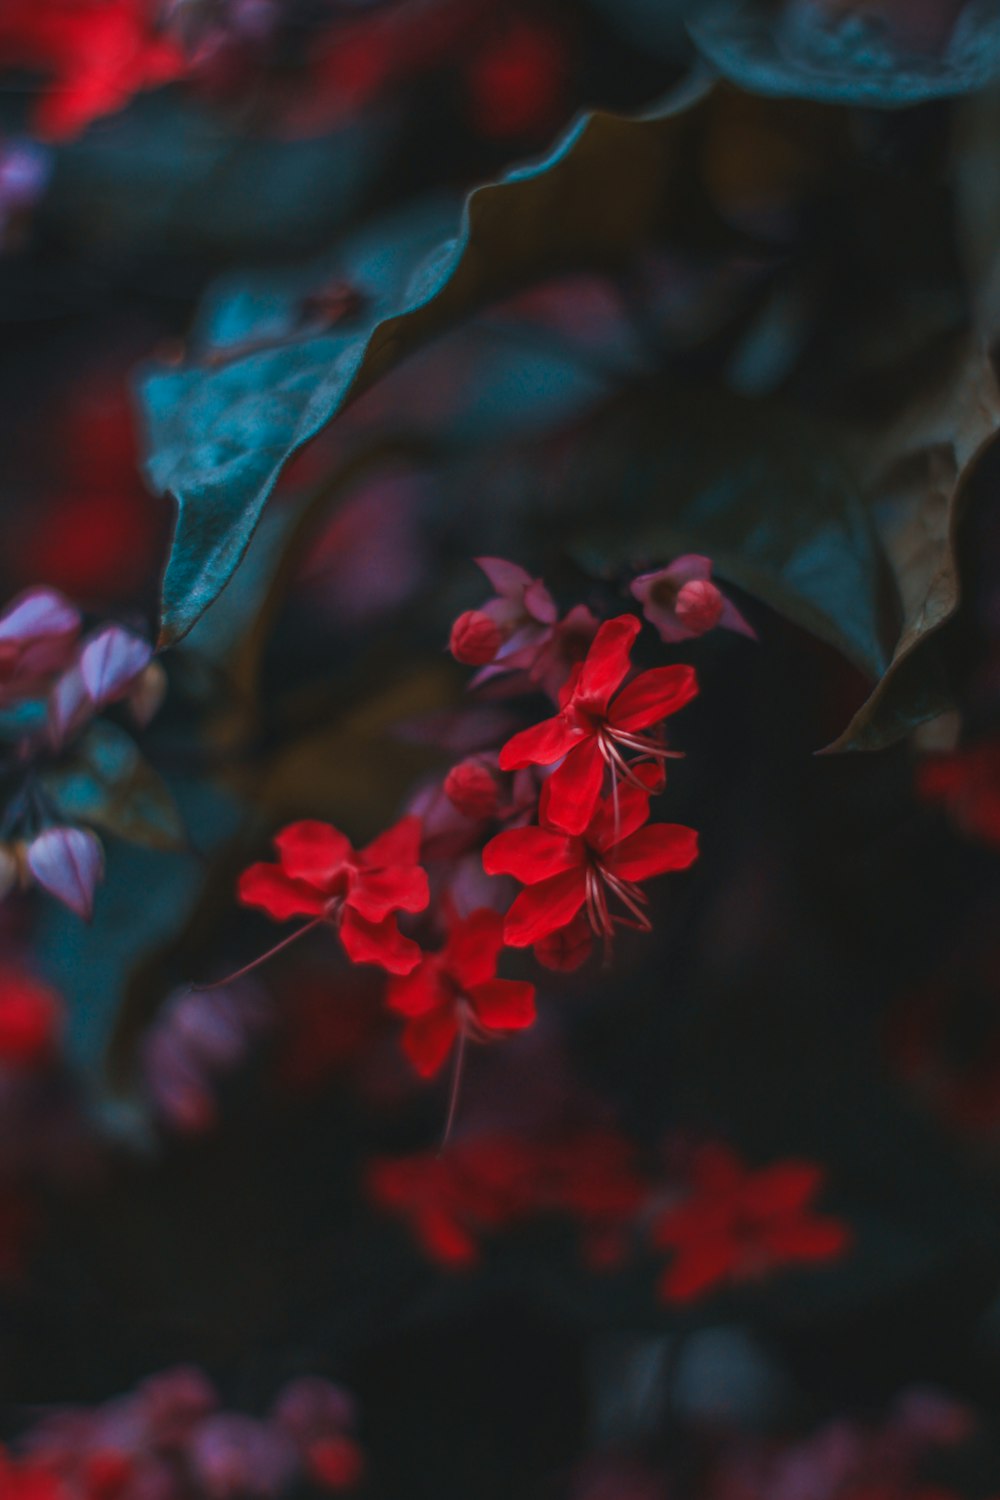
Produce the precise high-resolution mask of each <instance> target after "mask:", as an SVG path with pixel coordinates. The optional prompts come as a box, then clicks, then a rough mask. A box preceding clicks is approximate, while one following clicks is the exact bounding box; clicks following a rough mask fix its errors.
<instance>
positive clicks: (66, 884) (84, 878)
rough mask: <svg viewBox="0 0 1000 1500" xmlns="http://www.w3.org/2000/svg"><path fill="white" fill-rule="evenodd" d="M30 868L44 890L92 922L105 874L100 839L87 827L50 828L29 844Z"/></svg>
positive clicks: (86, 920) (85, 919)
mask: <svg viewBox="0 0 1000 1500" xmlns="http://www.w3.org/2000/svg"><path fill="white" fill-rule="evenodd" d="M28 865H29V866H30V869H31V873H32V875H34V877H35V879H36V880H37V881H38V884H39V885H40V886H41V887H42V889H43V890H46V891H48V893H49V895H50V896H55V898H56V900H57V901H61V902H62V904H63V905H64V906H68V907H69V909H70V911H72V912H75V913H76V915H77V916H78V917H82V918H83V920H84V921H85V922H89V921H90V918H91V915H92V913H93V909H94V891H95V889H96V888H97V884H98V882H99V881H100V880H101V879H102V877H103V875H104V851H103V849H102V847H101V842H100V840H99V839H97V838H95V836H94V835H93V834H92V833H90V832H89V830H87V829H86V828H48V829H46V831H45V832H44V833H40V834H39V835H38V837H37V838H36V839H33V840H32V841H31V843H30V844H29V845H28Z"/></svg>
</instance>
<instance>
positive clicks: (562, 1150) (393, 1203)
mask: <svg viewBox="0 0 1000 1500" xmlns="http://www.w3.org/2000/svg"><path fill="white" fill-rule="evenodd" d="M633 1158H634V1151H633V1149H632V1147H631V1145H630V1143H629V1142H628V1141H627V1140H625V1139H624V1138H623V1137H621V1136H619V1135H617V1134H615V1133H614V1132H612V1131H602V1130H586V1131H580V1132H575V1133H572V1134H564V1135H561V1136H556V1137H552V1138H549V1139H539V1140H527V1139H525V1138H522V1137H519V1136H514V1135H499V1134H492V1135H481V1136H473V1137H470V1138H468V1139H463V1140H460V1141H456V1142H455V1143H454V1144H453V1145H452V1146H450V1147H449V1148H448V1150H447V1151H444V1152H440V1153H436V1154H434V1153H430V1152H428V1153H426V1154H421V1155H416V1156H408V1157H398V1158H383V1159H380V1160H377V1161H375V1162H373V1163H372V1165H371V1167H370V1169H369V1173H368V1191H369V1194H370V1196H371V1198H372V1200H373V1201H374V1202H375V1203H376V1204H378V1205H379V1207H381V1208H383V1209H385V1210H387V1211H388V1212H390V1213H393V1214H396V1215H398V1216H399V1217H400V1218H402V1219H403V1220H404V1221H405V1222H406V1223H407V1225H408V1226H409V1228H410V1230H411V1232H412V1233H413V1235H414V1237H415V1238H416V1240H417V1241H418V1243H419V1244H420V1245H421V1247H422V1248H423V1250H424V1251H425V1252H426V1254H427V1255H428V1256H429V1257H430V1258H431V1259H432V1260H434V1261H436V1262H437V1263H438V1264H439V1265H442V1266H445V1267H450V1268H454V1269H460V1268H462V1267H466V1266H470V1265H474V1264H475V1263H476V1262H477V1261H478V1260H479V1259H480V1256H481V1253H482V1248H481V1241H482V1239H483V1237H484V1236H486V1235H490V1234H495V1233H496V1232H498V1231H499V1230H504V1229H510V1228H513V1227H514V1226H515V1225H518V1224H523V1223H525V1222H529V1221H531V1220H532V1219H535V1218H538V1217H539V1216H543V1215H545V1216H548V1215H557V1216H560V1217H563V1218H570V1219H575V1220H577V1221H578V1222H579V1224H580V1227H581V1229H582V1233H583V1248H584V1253H585V1255H586V1257H587V1260H588V1262H589V1263H590V1264H592V1265H606V1264H608V1263H609V1261H612V1260H613V1259H616V1258H618V1256H619V1254H620V1250H621V1245H620V1236H621V1235H622V1233H623V1228H624V1226H625V1225H627V1224H628V1222H629V1221H630V1220H631V1219H632V1218H633V1217H634V1216H635V1214H636V1213H637V1211H638V1209H639V1207H640V1205H641V1203H642V1202H643V1199H644V1197H645V1185H644V1183H643V1181H642V1179H641V1177H640V1176H639V1175H638V1173H637V1171H636V1167H635V1162H634V1159H633Z"/></svg>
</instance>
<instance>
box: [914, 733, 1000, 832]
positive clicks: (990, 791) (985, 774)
mask: <svg viewBox="0 0 1000 1500" xmlns="http://www.w3.org/2000/svg"><path fill="white" fill-rule="evenodd" d="M916 782H917V792H918V794H919V795H920V796H921V797H922V798H923V799H924V801H925V802H940V803H941V804H942V805H943V806H944V808H945V810H946V811H947V813H948V814H949V816H950V817H951V819H952V821H953V822H954V824H955V826H956V827H957V828H958V829H959V830H960V831H961V832H962V833H964V834H967V835H968V836H969V837H970V838H974V839H981V840H982V841H983V842H984V843H987V844H993V845H996V846H997V847H1000V739H996V738H994V739H984V740H980V741H979V742H978V743H976V744H973V745H967V746H965V747H964V748H962V749H960V750H956V751H954V752H953V753H952V754H950V755H930V756H927V758H926V759H925V760H922V761H921V762H920V764H919V765H918V766H917V771H916Z"/></svg>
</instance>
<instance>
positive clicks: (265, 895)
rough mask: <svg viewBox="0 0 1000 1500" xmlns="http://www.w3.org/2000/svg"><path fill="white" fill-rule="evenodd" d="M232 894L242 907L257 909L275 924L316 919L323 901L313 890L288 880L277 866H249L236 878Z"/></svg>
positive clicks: (297, 881) (300, 881)
mask: <svg viewBox="0 0 1000 1500" xmlns="http://www.w3.org/2000/svg"><path fill="white" fill-rule="evenodd" d="M236 893H237V895H238V896H239V899H240V900H241V901H242V902H243V904H244V906H259V907H260V908H261V909H262V910H263V911H266V912H267V914H268V916H269V917H274V919H275V921H276V922H287V920H288V918H289V917H320V916H322V915H323V912H324V910H325V908H326V901H325V898H324V897H323V896H322V895H321V894H320V893H319V892H317V891H316V889H315V887H314V886H311V885H306V883H305V882H304V881H302V880H290V879H289V878H288V876H287V875H286V874H285V872H284V870H283V869H282V868H281V866H280V865H263V864H259V865H251V866H250V868H249V869H248V870H244V871H243V874H242V875H241V876H240V878H239V883H238V885H237V887H236Z"/></svg>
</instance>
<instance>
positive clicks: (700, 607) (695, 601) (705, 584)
mask: <svg viewBox="0 0 1000 1500" xmlns="http://www.w3.org/2000/svg"><path fill="white" fill-rule="evenodd" d="M722 610H723V599H722V595H721V594H720V593H719V590H718V589H717V588H716V587H715V584H714V583H710V582H709V580H708V579H707V578H693V579H692V580H691V581H690V583H686V584H685V585H684V587H683V588H682V589H681V590H680V592H679V593H678V595H677V603H676V604H675V606H674V611H675V613H676V615H677V618H678V620H679V621H680V622H681V624H682V625H683V626H684V628H685V630H689V631H690V632H691V634H692V635H704V634H705V632H706V631H707V630H714V629H715V627H716V625H718V623H719V621H720V620H721V619H722Z"/></svg>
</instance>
